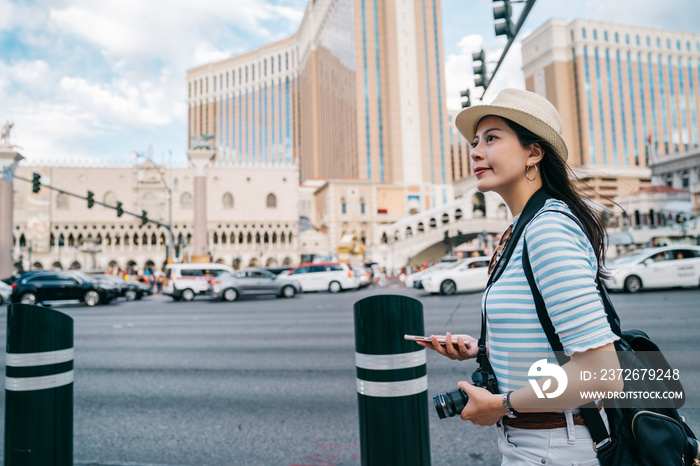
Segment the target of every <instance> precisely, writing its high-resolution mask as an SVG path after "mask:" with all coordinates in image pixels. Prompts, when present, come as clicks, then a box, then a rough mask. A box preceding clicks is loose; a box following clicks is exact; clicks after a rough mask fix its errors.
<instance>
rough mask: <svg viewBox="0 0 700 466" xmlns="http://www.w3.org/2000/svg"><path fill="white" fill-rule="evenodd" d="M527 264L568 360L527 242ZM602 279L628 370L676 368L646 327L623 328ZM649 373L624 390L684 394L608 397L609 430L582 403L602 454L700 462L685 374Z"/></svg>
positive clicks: (629, 459)
mask: <svg viewBox="0 0 700 466" xmlns="http://www.w3.org/2000/svg"><path fill="white" fill-rule="evenodd" d="M545 212H547V211H545ZM550 212H557V213H560V214H563V215H567V216H568V217H570V218H572V219H573V220H574V221H575V222H576V223H578V224H579V226H581V223H580V222H579V221H578V219H577V218H576V217H574V216H573V215H571V214H568V213H565V212H560V211H553V210H552V211H550ZM584 231H585V230H584ZM523 269H524V271H525V275H526V277H527V281H528V283H529V285H530V289H531V291H532V296H533V297H534V300H535V306H536V307H537V316H538V317H539V320H540V323H541V324H542V328H543V329H544V332H545V333H546V334H547V339H548V340H549V344H550V345H551V347H552V350H553V351H554V354H555V355H556V357H557V361H558V362H559V365H563V364H565V363H566V362H567V361H568V360H569V358H568V357H567V356H566V355H565V354H564V349H563V346H562V344H561V341H560V340H559V336H558V335H557V334H556V333H555V331H554V326H553V325H552V320H551V319H550V317H549V314H548V313H547V308H546V307H545V303H544V299H543V298H542V294H541V293H540V291H539V289H538V288H537V284H536V283H535V277H534V275H533V273H532V267H531V265H530V258H529V257H528V252H527V243H526V242H524V245H523ZM597 285H598V292H599V293H600V296H601V299H602V302H603V306H604V308H605V313H606V314H607V318H608V322H609V324H610V328H611V330H612V331H613V333H615V334H616V335H618V336H619V337H620V339H619V340H618V341H616V342H615V349H616V350H617V353H618V357H619V359H620V367H621V368H622V369H623V371H627V370H629V371H632V373H634V371H635V370H636V371H637V373H641V371H643V370H646V371H649V370H653V371H662V372H661V373H662V374H669V373H670V374H673V368H672V367H671V365H670V364H669V363H668V361H667V360H666V358H665V357H664V356H663V354H662V353H661V350H659V347H658V346H657V345H656V344H655V343H654V342H653V341H651V339H650V338H649V336H648V335H647V334H646V333H644V332H642V331H641V330H627V331H624V332H623V331H622V330H621V329H620V319H619V317H618V315H617V312H616V311H615V308H614V307H613V304H612V302H611V301H610V297H609V296H608V293H607V291H606V290H605V287H604V286H603V285H602V284H601V283H600V282H598V284H597ZM668 371H670V372H668ZM644 379H645V380H626V381H625V386H624V389H623V391H624V392H631V391H646V392H652V391H660V392H669V391H673V392H678V393H683V396H682V398H678V399H658V400H648V399H645V400H639V399H634V398H631V399H625V398H621V399H614V400H605V401H604V406H605V412H606V414H607V416H608V423H609V425H610V433H608V430H607V429H606V427H605V424H604V423H603V419H602V418H601V416H600V413H599V412H598V409H597V408H596V407H595V405H594V404H593V403H588V404H586V405H584V406H582V407H581V414H582V415H583V417H584V419H585V421H586V425H587V426H588V429H589V430H590V432H591V437H592V438H593V442H594V447H595V450H596V452H597V455H598V460H599V461H600V463H601V464H602V465H604V466H613V465H614V466H628V465H643V466H647V465H648V466H666V465H668V466H671V465H673V466H679V465H688V466H690V465H696V466H697V465H700V444H698V441H697V440H696V437H695V434H694V433H693V432H692V430H690V427H688V425H687V424H686V423H685V420H684V419H683V417H682V416H680V415H679V414H678V409H677V408H680V407H681V406H682V405H683V403H684V401H685V392H684V391H683V386H682V385H681V383H680V380H679V379H676V380H674V378H673V377H670V378H666V377H662V378H659V379H655V380H648V378H646V377H645V378H644ZM641 401H643V403H642V402H641ZM642 405H643V406H644V407H643V408H642V407H641V406H642Z"/></svg>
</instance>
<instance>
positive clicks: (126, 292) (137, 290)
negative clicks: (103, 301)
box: [90, 273, 151, 301]
mask: <svg viewBox="0 0 700 466" xmlns="http://www.w3.org/2000/svg"><path fill="white" fill-rule="evenodd" d="M90 277H91V278H93V279H94V280H96V281H98V282H99V283H105V282H106V283H113V284H114V285H116V286H117V288H118V290H119V297H121V298H124V299H126V300H127V301H134V300H137V299H141V298H143V297H144V296H148V295H150V294H151V289H150V287H148V286H147V285H144V284H143V283H139V282H127V281H124V279H123V278H121V277H118V276H116V275H110V274H105V273H99V274H94V275H92V274H91V275H90Z"/></svg>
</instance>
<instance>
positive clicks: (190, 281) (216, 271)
mask: <svg viewBox="0 0 700 466" xmlns="http://www.w3.org/2000/svg"><path fill="white" fill-rule="evenodd" d="M225 272H233V268H231V267H229V266H228V265H223V264H168V265H167V266H166V268H165V281H164V282H163V294H164V295H167V296H170V297H172V298H173V299H174V300H175V301H180V300H183V301H192V300H193V299H194V297H195V296H197V295H200V294H206V292H207V290H208V289H209V280H211V279H212V278H215V277H218V276H219V275H221V274H222V273H225Z"/></svg>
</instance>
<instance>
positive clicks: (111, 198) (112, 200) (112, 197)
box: [102, 191, 117, 206]
mask: <svg viewBox="0 0 700 466" xmlns="http://www.w3.org/2000/svg"><path fill="white" fill-rule="evenodd" d="M102 201H103V202H104V203H105V204H107V205H111V206H116V205H117V195H116V194H114V193H113V192H112V191H107V193H106V194H105V196H104V197H103V198H102Z"/></svg>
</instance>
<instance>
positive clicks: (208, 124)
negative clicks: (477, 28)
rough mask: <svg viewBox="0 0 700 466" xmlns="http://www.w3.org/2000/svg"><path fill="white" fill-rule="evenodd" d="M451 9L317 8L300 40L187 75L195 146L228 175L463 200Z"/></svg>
mask: <svg viewBox="0 0 700 466" xmlns="http://www.w3.org/2000/svg"><path fill="white" fill-rule="evenodd" d="M440 8H441V7H440V0H412V1H407V0H313V1H309V3H308V6H307V8H306V11H305V14H304V17H303V20H302V22H301V25H300V27H299V29H298V30H297V31H296V32H295V33H294V34H292V35H291V36H289V37H287V38H285V39H283V40H280V41H277V42H273V43H269V44H266V45H263V46H261V47H259V48H258V49H255V50H253V51H249V52H246V53H243V54H240V55H236V56H234V57H231V58H228V59H225V60H222V61H219V62H216V63H211V64H207V65H203V66H200V67H197V68H194V69H191V70H189V71H188V72H187V86H188V107H189V128H188V133H189V137H190V141H191V140H192V138H193V137H199V136H201V135H203V134H211V135H214V146H215V147H216V148H217V153H218V155H217V163H218V164H221V165H232V166H240V165H243V166H260V167H266V166H267V167H270V166H280V165H282V166H290V165H294V164H297V163H298V164H299V165H300V179H301V181H302V182H303V181H305V180H311V179H323V180H333V179H343V180H358V181H362V182H363V183H364V182H368V181H369V182H373V183H379V184H381V183H389V184H393V185H400V186H403V187H404V188H405V196H404V197H405V199H404V200H403V205H404V207H402V210H403V211H404V212H403V213H405V214H407V213H409V212H410V211H412V210H415V208H416V205H417V206H418V207H419V210H424V209H426V208H430V207H433V206H435V205H440V204H443V203H445V202H447V201H449V200H451V199H452V188H451V183H452V181H453V177H452V171H451V170H452V163H450V147H449V124H450V122H449V117H448V114H447V109H446V106H445V101H446V99H445V76H444V57H443V46H442V27H441V23H442V20H441V14H442V13H441V10H440Z"/></svg>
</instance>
